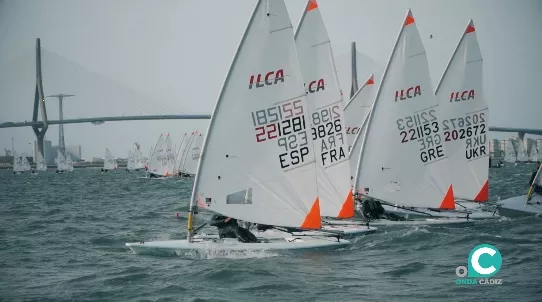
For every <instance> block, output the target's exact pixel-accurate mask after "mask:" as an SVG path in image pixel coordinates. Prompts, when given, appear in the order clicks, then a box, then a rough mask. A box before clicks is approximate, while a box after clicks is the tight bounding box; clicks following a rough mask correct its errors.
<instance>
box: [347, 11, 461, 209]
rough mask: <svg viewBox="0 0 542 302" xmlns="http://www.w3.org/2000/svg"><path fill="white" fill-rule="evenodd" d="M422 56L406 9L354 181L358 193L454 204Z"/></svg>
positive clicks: (385, 198) (413, 202) (425, 204)
mask: <svg viewBox="0 0 542 302" xmlns="http://www.w3.org/2000/svg"><path fill="white" fill-rule="evenodd" d="M438 114H439V113H438V105H437V102H436V99H435V95H434V93H433V87H432V85H431V79H430V76H429V68H428V64H427V55H426V53H425V49H424V46H423V43H422V41H421V38H420V35H419V33H418V29H417V28H416V23H415V21H414V17H413V16H412V13H411V11H410V10H408V13H407V16H406V18H405V21H404V23H403V25H402V27H401V31H400V32H399V36H398V38H397V41H396V43H395V46H394V48H393V51H392V54H391V57H390V60H389V61H388V65H387V66H386V70H385V72H384V76H383V79H382V82H381V83H380V86H379V88H378V91H377V93H376V99H375V102H374V104H373V108H372V110H371V113H370V114H369V118H368V125H367V131H366V133H365V140H364V141H363V144H362V147H361V150H362V151H361V157H360V160H359V164H358V170H357V173H356V179H355V189H356V192H357V193H358V192H359V193H364V194H365V195H366V196H369V197H372V198H376V199H379V200H383V201H386V202H390V203H394V204H400V205H403V206H413V207H424V208H438V207H440V208H449V209H453V208H455V204H454V197H453V189H452V185H451V180H450V179H449V177H448V174H449V168H450V167H449V165H448V161H447V158H446V152H445V146H444V145H443V144H444V137H443V134H442V129H441V127H440V123H439V122H440V120H439V117H438Z"/></svg>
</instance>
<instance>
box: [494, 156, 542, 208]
mask: <svg viewBox="0 0 542 302" xmlns="http://www.w3.org/2000/svg"><path fill="white" fill-rule="evenodd" d="M541 171H542V165H541V166H540V167H539V168H538V171H537V172H536V176H535V178H534V180H533V183H532V184H531V186H530V188H529V192H528V193H527V195H521V196H516V197H512V198H508V199H504V200H500V201H499V202H497V210H498V211H499V214H500V215H502V216H508V217H520V216H533V215H537V216H539V215H542V172H541Z"/></svg>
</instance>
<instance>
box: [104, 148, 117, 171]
mask: <svg viewBox="0 0 542 302" xmlns="http://www.w3.org/2000/svg"><path fill="white" fill-rule="evenodd" d="M117 168H118V165H117V161H116V160H115V158H114V157H113V154H111V151H109V149H105V158H104V167H103V168H102V173H105V172H107V171H109V170H114V169H117Z"/></svg>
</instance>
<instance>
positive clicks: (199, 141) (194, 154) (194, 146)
mask: <svg viewBox="0 0 542 302" xmlns="http://www.w3.org/2000/svg"><path fill="white" fill-rule="evenodd" d="M202 146H203V135H202V134H201V133H199V131H195V132H194V134H193V138H192V141H191V142H190V146H189V147H188V148H187V149H186V155H185V158H184V162H183V166H182V168H181V170H180V172H182V173H186V174H191V175H195V174H196V172H197V169H198V162H199V159H200V155H201V147H202Z"/></svg>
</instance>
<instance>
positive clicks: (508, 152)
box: [504, 139, 516, 163]
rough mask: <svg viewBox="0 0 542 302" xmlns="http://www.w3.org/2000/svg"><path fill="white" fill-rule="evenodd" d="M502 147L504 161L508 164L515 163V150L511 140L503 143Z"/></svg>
mask: <svg viewBox="0 0 542 302" xmlns="http://www.w3.org/2000/svg"><path fill="white" fill-rule="evenodd" d="M504 146H505V147H504V161H505V162H508V163H514V162H516V150H515V149H514V145H513V143H512V140H511V139H509V140H506V141H504Z"/></svg>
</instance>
